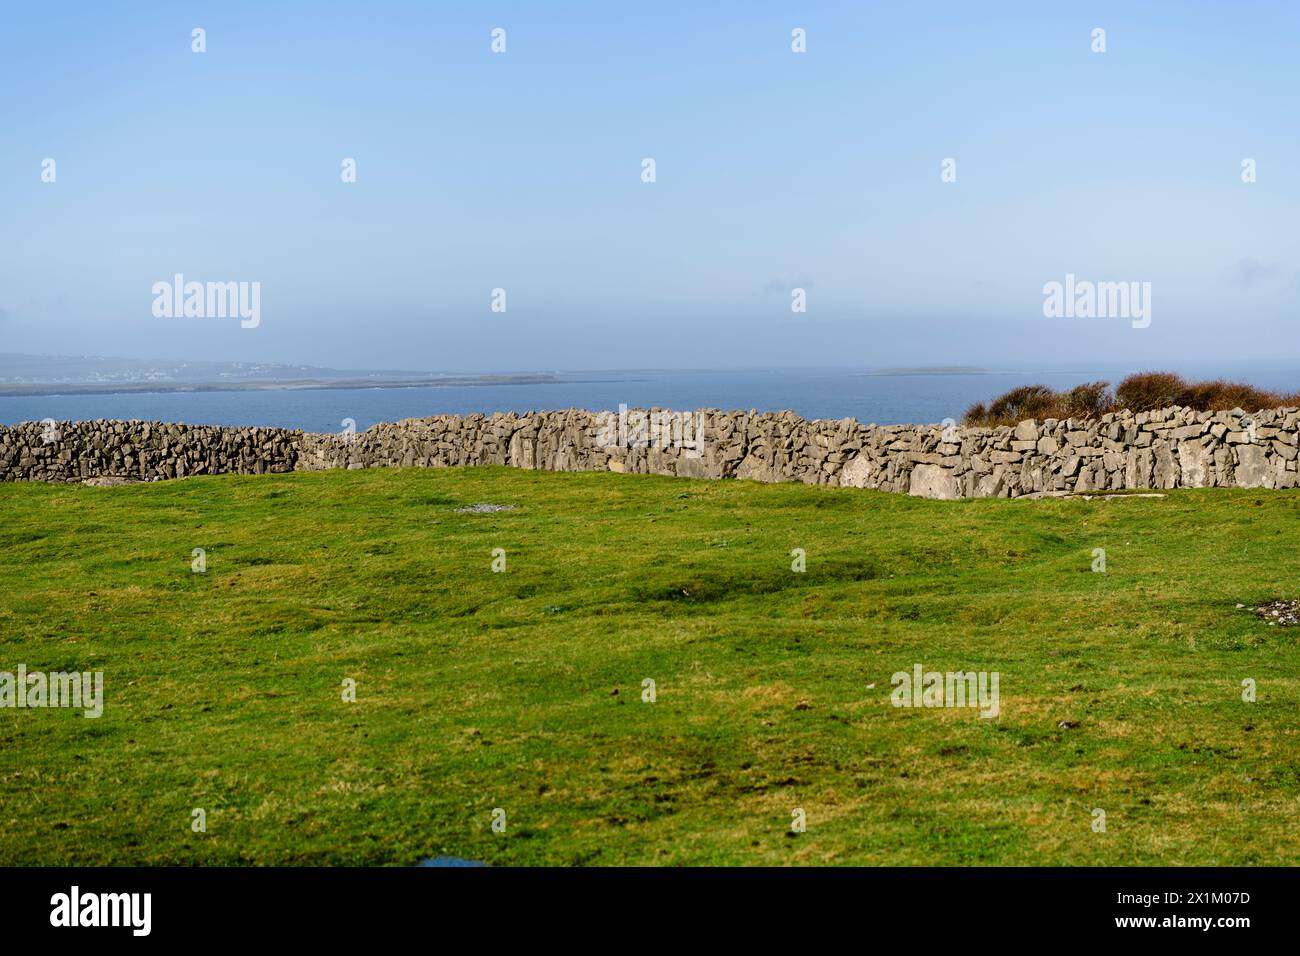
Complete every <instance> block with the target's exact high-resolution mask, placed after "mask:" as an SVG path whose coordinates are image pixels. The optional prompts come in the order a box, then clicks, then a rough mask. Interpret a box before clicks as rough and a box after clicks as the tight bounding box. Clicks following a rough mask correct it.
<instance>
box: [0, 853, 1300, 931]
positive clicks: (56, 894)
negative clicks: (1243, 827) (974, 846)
mask: <svg viewBox="0 0 1300 956" xmlns="http://www.w3.org/2000/svg"><path fill="white" fill-rule="evenodd" d="M1295 875H1296V874H1295V871H1293V870H1287V869H1195V868H1167V869H905V870H904V869H899V870H880V869H872V870H868V869H799V870H795V869H738V870H730V869H726V870H724V869H689V870H688V869H674V870H667V869H663V870H660V869H583V870H557V869H491V868H470V867H463V868H457V867H448V868H414V869H403V870H399V869H314V868H301V869H293V868H285V869H98V868H97V869H89V868H87V869H72V868H63V869H46V868H32V869H7V870H0V919H2V920H3V926H4V932H5V938H6V940H8V941H17V940H20V939H25V938H28V937H32V936H45V935H47V934H50V935H52V936H53V937H56V938H57V937H58V936H67V935H69V934H77V935H78V936H79V937H80V938H81V939H83V940H87V941H88V940H90V939H91V938H92V937H95V938H102V939H108V938H110V937H114V938H117V939H120V940H124V941H132V942H134V941H145V940H162V941H167V942H177V941H189V940H198V939H201V940H202V941H204V942H212V943H218V942H224V941H232V942H238V941H243V940H256V941H257V942H259V943H261V942H274V941H276V940H278V939H281V938H283V939H285V940H292V941H293V942H295V943H304V942H311V941H315V940H319V941H321V942H325V943H331V944H339V943H346V942H348V941H349V940H352V939H355V940H357V941H358V942H370V943H374V942H376V941H381V940H383V939H385V938H388V937H390V936H391V937H393V938H399V934H400V938H405V937H407V936H409V935H411V934H420V933H432V934H437V936H434V939H437V937H438V936H441V935H443V934H445V933H448V932H453V933H458V934H459V932H461V931H464V932H469V933H472V934H483V938H484V940H485V941H487V940H489V939H490V940H491V941H493V942H497V941H499V940H500V939H502V938H503V937H510V936H512V935H515V934H518V935H519V936H520V937H527V938H528V939H529V940H531V941H540V940H544V939H547V938H564V939H574V938H587V937H588V934H590V938H591V939H593V940H604V941H605V942H608V943H613V944H616V945H618V944H620V941H622V942H623V943H626V942H629V941H631V940H632V939H635V938H636V937H637V936H638V935H639V934H643V933H649V934H651V935H652V936H658V934H662V933H672V932H674V931H675V930H676V929H678V928H680V929H682V930H683V931H685V930H686V929H687V928H688V927H689V931H690V933H691V938H692V940H693V941H695V940H703V939H707V938H710V937H715V936H716V937H718V938H724V939H727V940H729V941H731V942H733V943H734V942H738V941H742V940H745V941H747V940H751V939H752V940H755V941H762V942H771V941H773V940H774V939H776V938H779V937H782V936H784V935H786V934H791V935H793V936H795V937H796V938H797V937H798V936H799V935H806V934H807V933H808V932H809V931H810V930H814V931H817V932H819V933H820V932H821V931H831V930H835V929H838V928H845V929H848V930H850V931H853V930H855V928H856V930H857V931H864V930H868V929H869V930H870V932H871V934H872V935H874V934H875V933H876V932H878V931H883V932H889V928H890V927H891V926H892V927H894V928H895V929H897V930H898V931H899V932H905V933H906V934H907V937H908V938H911V939H915V940H924V939H927V938H935V937H931V935H930V934H931V933H939V934H941V935H943V936H944V937H945V938H946V936H947V934H949V933H951V932H957V931H958V930H961V931H963V932H965V930H969V931H970V932H971V933H977V934H983V933H990V932H991V933H996V934H997V937H996V938H997V939H999V940H1015V939H1020V938H1024V939H1026V940H1030V939H1039V940H1041V939H1042V938H1043V937H1042V935H1041V934H1042V933H1043V932H1044V931H1047V932H1051V933H1053V934H1054V936H1053V937H1051V938H1053V939H1070V938H1080V937H1082V938H1090V937H1096V936H1108V937H1123V936H1130V935H1131V936H1138V937H1143V938H1146V939H1148V940H1149V939H1152V938H1161V937H1164V938H1178V939H1179V940H1180V941H1183V940H1186V939H1187V938H1188V937H1190V936H1192V935H1199V936H1200V937H1202V938H1205V939H1207V940H1214V941H1215V942H1222V943H1226V944H1228V945H1231V944H1232V942H1233V941H1235V940H1238V939H1242V938H1243V937H1242V935H1241V934H1250V933H1252V932H1255V931H1257V930H1261V929H1262V930H1265V931H1266V932H1267V933H1269V935H1272V934H1273V933H1278V932H1280V931H1283V930H1284V929H1285V928H1286V926H1287V924H1288V923H1289V922H1290V918H1289V917H1290V914H1289V913H1288V912H1287V910H1289V909H1292V908H1293V907H1292V903H1291V900H1292V896H1293V894H1294V888H1295V882H1296V881H1295ZM628 933H631V934H632V936H630V937H629V936H627V935H626V934H628ZM610 934H613V935H610ZM456 938H457V939H459V935H457V937H456ZM471 938H476V937H471ZM659 938H661V939H664V940H667V939H672V938H679V937H676V936H668V937H659ZM962 938H963V939H966V940H967V941H972V940H974V939H975V938H977V937H976V936H969V937H968V936H963V937H962ZM954 939H955V937H954Z"/></svg>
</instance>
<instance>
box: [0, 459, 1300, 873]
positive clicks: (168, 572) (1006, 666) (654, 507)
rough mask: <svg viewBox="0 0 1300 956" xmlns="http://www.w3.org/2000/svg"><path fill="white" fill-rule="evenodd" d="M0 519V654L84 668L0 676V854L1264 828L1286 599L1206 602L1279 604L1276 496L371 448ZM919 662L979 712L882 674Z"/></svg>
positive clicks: (1015, 857)
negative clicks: (892, 484) (387, 460)
mask: <svg viewBox="0 0 1300 956" xmlns="http://www.w3.org/2000/svg"><path fill="white" fill-rule="evenodd" d="M477 502H492V503H499V504H510V505H514V506H516V508H515V510H513V511H507V512H499V513H492V514H459V513H456V512H455V510H454V509H456V508H458V507H462V506H466V505H470V504H474V503H477ZM0 515H2V516H3V520H2V522H0V671H10V672H12V671H15V670H16V668H17V665H18V664H20V663H22V664H25V665H26V667H27V669H28V670H29V671H35V670H44V671H72V670H81V671H96V670H100V671H103V672H104V683H105V697H106V704H105V708H104V713H103V716H102V717H100V718H99V719H87V718H85V717H83V716H82V715H81V713H80V712H74V711H70V710H56V709H45V710H31V709H29V710H18V709H0V750H2V754H3V755H2V756H0V864H5V865H13V864H189V863H198V864H250V863H252V864H271V865H274V864H303V863H311V864H396V865H410V864H414V863H416V862H418V861H420V860H421V859H424V858H427V857H433V856H438V855H453V856H458V857H464V858H468V859H473V860H482V861H486V862H488V863H490V864H494V865H508V864H559V865H569V864H869V865H874V864H924V865H958V864H1013V865H1014V864H1083V865H1101V864H1292V863H1295V862H1296V861H1297V859H1300V719H1298V718H1300V649H1298V648H1297V634H1298V633H1300V629H1296V628H1287V627H1270V626H1268V625H1266V624H1265V623H1263V622H1262V621H1260V620H1258V619H1257V618H1256V617H1255V616H1254V615H1252V614H1250V613H1249V612H1248V611H1245V610H1239V609H1237V607H1236V605H1237V604H1238V603H1245V604H1247V605H1251V604H1255V603H1258V602H1261V601H1265V600H1268V599H1272V598H1279V597H1296V596H1300V575H1298V574H1297V571H1300V548H1298V546H1297V542H1298V541H1300V494H1296V493H1292V492H1271V491H1226V490H1204V491H1181V492H1171V493H1170V494H1169V495H1168V497H1165V498H1146V499H1131V500H1093V501H1082V500H1040V501H1007V500H975V501H962V502H932V501H922V500H918V499H912V498H908V497H906V496H901V495H889V494H882V493H876V492H869V491H856V490H847V489H845V490H840V489H826V488H810V487H804V486H802V485H761V484H755V483H751V482H734V481H713V482H708V481H690V480H684V479H672V478H656V477H643V476H623V475H611V474H599V475H597V474H550V473H540V472H525V471H515V470H510V469H503V468H479V469H468V470H466V469H448V470H420V469H410V470H408V469H392V470H374V471H353V472H326V473H313V474H293V475H284V476H265V477H233V476H228V477H213V478H191V479H186V480H182V481H176V482H169V483H158V484H153V485H135V486H127V487H122V488H110V489H96V488H85V487H80V486H51V485H38V484H19V485H15V484H8V485H2V486H0ZM194 548H203V549H205V550H206V553H207V571H206V573H193V572H192V571H191V552H192V550H193V549H194ZM495 548H502V549H504V551H505V559H506V568H505V571H504V572H502V573H495V572H493V570H492V563H493V549H495ZM794 548H802V549H804V550H805V551H806V554H807V570H806V572H804V573H794V572H793V571H792V570H791V562H792V560H793V559H792V557H791V555H790V552H791V550H792V549H794ZM1094 548H1104V549H1105V551H1106V562H1107V571H1106V573H1104V574H1102V573H1094V572H1093V571H1092V564H1093V549H1094ZM916 663H921V664H923V665H924V666H925V668H926V669H927V670H930V669H933V670H940V671H955V670H966V671H971V670H985V671H997V672H999V674H1000V675H1001V677H1000V692H1001V714H1000V716H999V717H997V718H996V719H983V718H981V717H980V716H979V713H978V712H977V711H975V710H972V709H954V708H933V709H911V708H896V707H894V706H893V705H892V704H891V700H890V691H891V685H890V677H891V674H893V673H894V672H896V671H910V670H911V669H912V667H913V665H914V664H916ZM348 678H351V679H353V680H355V681H356V702H355V703H350V702H346V701H344V700H343V682H344V681H345V679H348ZM647 678H649V679H652V680H654V681H655V684H656V691H657V699H656V701H655V702H653V703H646V702H643V701H642V686H643V683H642V682H643V681H644V680H645V679H647ZM1246 678H1252V679H1254V680H1255V681H1256V682H1257V687H1258V701H1257V702H1255V703H1247V702H1243V700H1242V681H1243V680H1244V679H1246ZM872 684H874V685H875V686H874V687H872V686H870V685H872ZM1063 722H1064V723H1065V724H1066V726H1061V725H1062V723H1063ZM1071 725H1073V726H1071ZM195 808H202V809H203V810H204V811H205V813H206V820H207V832H203V833H196V832H193V830H192V829H191V820H192V811H193V810H194V809H195ZM495 808H501V809H502V810H504V811H505V815H506V817H505V819H506V827H505V832H503V833H499V832H494V830H493V828H492V826H491V823H492V819H493V811H494V809H495ZM1094 808H1100V809H1102V810H1104V811H1105V814H1106V832H1104V833H1101V832H1094V829H1093V824H1094V815H1093V810H1094ZM795 809H802V810H803V811H804V813H805V814H806V820H807V831H806V832H804V833H798V834H795V833H792V832H791V821H792V811H793V810H795Z"/></svg>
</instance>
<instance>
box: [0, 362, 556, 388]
mask: <svg viewBox="0 0 1300 956" xmlns="http://www.w3.org/2000/svg"><path fill="white" fill-rule="evenodd" d="M562 381H569V379H567V378H565V377H562V376H560V375H559V374H558V373H555V372H519V373H503V374H485V375H465V374H450V373H439V372H407V371H393V370H380V371H356V370H340V369H332V368H320V367H316V366H311V365H284V364H279V363H274V362H183V361H172V360H162V359H121V358H105V357H100V356H56V355H20V354H13V353H10V354H0V396H33V395H119V394H142V393H149V394H154V393H164V394H166V393H172V392H247V391H275V390H282V391H288V390H304V389H355V388H425V387H430V386H433V387H437V386H444V387H453V386H458V387H464V386H473V385H543V384H549V383H558V382H562Z"/></svg>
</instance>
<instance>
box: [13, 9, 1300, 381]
mask: <svg viewBox="0 0 1300 956" xmlns="http://www.w3.org/2000/svg"><path fill="white" fill-rule="evenodd" d="M265 7H266V8H264V5H262V4H254V3H231V2H222V3H184V4H181V3H122V4H104V3H58V4H36V3H27V2H17V3H14V2H10V3H6V4H5V5H4V7H3V8H0V89H3V91H4V93H3V96H2V97H0V130H3V138H4V146H3V149H0V351H11V352H45V353H60V354H69V353H72V354H82V353H95V354H106V355H122V356H133V357H150V356H158V357H174V358H203V359H224V360H266V361H285V362H305V363H311V364H321V365H334V366H339V367H384V368H411V369H447V370H458V371H470V370H478V371H490V370H515V369H582V368H635V367H670V368H672V367H675V368H701V367H736V366H772V365H818V366H826V365H866V366H872V365H948V364H999V365H1012V366H1022V367H1023V366H1028V365H1033V364H1046V363H1062V362H1104V363H1109V364H1111V365H1133V366H1135V367H1136V366H1145V365H1161V366H1164V365H1171V364H1174V363H1176V362H1183V361H1196V362H1206V361H1214V360H1217V359H1220V358H1222V359H1224V360H1233V361H1276V360H1279V359H1281V358H1285V357H1287V356H1289V355H1292V354H1294V347H1295V346H1296V344H1297V342H1298V340H1300V336H1298V334H1297V312H1298V309H1297V306H1298V305H1300V187H1298V186H1297V180H1296V172H1297V170H1300V123H1297V121H1296V113H1295V97H1296V91H1297V89H1300V83H1297V79H1298V76H1297V73H1298V72H1300V69H1298V68H1297V66H1296V64H1298V63H1300V12H1298V9H1300V8H1297V6H1296V5H1294V4H1288V3H1282V2H1278V3H1241V4H1231V5H1225V4H1212V3H1204V4H1198V3H1189V2H1168V3H1131V2H1130V3H1114V4H1106V3H1087V4H1085V3H1050V4H1049V3H1043V2H1037V3H1023V4H1022V3H990V4H969V3H929V4H896V3H890V4H885V3H879V4H874V3H813V4H808V3H793V2H791V3H764V2H745V3H707V4H701V3H672V2H664V3H657V4H647V5H638V4H623V3H617V4H615V3H603V4H601V3H562V2H560V3H546V4H541V3H515V4H511V3H498V4H490V3H489V4H471V3H459V4H453V3H433V2H426V3H385V2H382V0H380V2H372V3H364V4H361V3H346V4H335V3H317V4H310V5H309V4H305V3H304V4H280V5H275V7H274V8H271V7H270V5H265ZM194 27H202V28H204V29H205V30H206V32H207V52H206V53H203V54H195V53H192V52H191V49H190V46H191V30H192V29H193V28H194ZM494 27H501V28H503V29H505V30H506V40H507V52H506V53H505V54H501V55H494V54H492V53H491V51H490V48H489V44H490V31H491V30H492V29H493V28H494ZM795 27H801V28H804V29H805V30H806V31H807V45H808V52H807V53H806V54H794V53H792V52H791V50H790V32H791V30H792V29H793V28H795ZM1095 27H1102V28H1104V29H1105V30H1106V45H1107V50H1106V52H1105V53H1104V54H1097V53H1094V52H1092V50H1091V37H1090V34H1091V31H1092V30H1093V28H1095ZM47 157H48V158H53V159H55V161H56V163H57V181H56V182H55V183H53V184H50V183H43V182H41V162H42V160H43V159H45V158H47ZM344 157H353V158H355V159H356V161H357V164H358V181H357V182H356V183H352V184H346V183H343V182H341V180H340V163H341V161H342V160H343V158H344ZM644 157H653V158H654V159H655V161H656V164H657V181H656V182H655V183H653V184H647V183H643V182H642V181H641V177H640V172H641V160H642V159H643V158H644ZM947 157H952V158H954V159H955V160H956V162H957V181H956V182H953V183H944V182H941V179H940V163H941V162H942V160H943V159H945V158H947ZM1247 157H1249V158H1253V159H1254V160H1255V161H1256V163H1257V170H1258V181H1257V182H1255V183H1252V184H1245V183H1243V182H1242V181H1241V162H1242V159H1243V158H1247ZM177 272H181V273H184V274H185V276H186V277H187V278H188V279H196V280H200V281H208V280H211V281H258V282H260V283H261V289H262V293H261V294H262V316H261V323H260V325H259V326H258V327H257V328H255V329H243V328H240V326H239V323H238V322H237V321H228V320H221V319H172V320H168V319H159V318H155V317H154V315H153V314H152V311H151V305H152V301H153V300H152V294H151V287H152V285H153V283H155V282H158V281H160V280H164V281H165V280H170V279H171V277H172V275H173V274H174V273H177ZM1066 273H1073V274H1075V275H1076V276H1079V277H1080V278H1086V279H1091V280H1095V281H1102V280H1115V281H1149V282H1151V283H1152V322H1151V325H1150V327H1148V328H1145V329H1134V328H1132V327H1131V326H1130V324H1129V323H1128V322H1126V321H1123V320H1116V319H1110V320H1106V319H1048V318H1045V317H1044V316H1043V314H1042V304H1043V293H1042V287H1043V285H1044V283H1046V282H1050V281H1053V280H1056V281H1061V280H1063V279H1064V277H1065V275H1066ZM795 286H800V287H804V288H806V289H807V296H808V311H807V312H806V313H803V314H799V313H792V312H791V311H790V291H789V290H790V289H791V288H793V287H795ZM498 287H500V288H505V289H506V290H507V297H508V298H507V302H508V309H507V311H506V312H505V313H493V312H492V311H491V310H490V308H489V304H490V297H491V291H492V289H494V288H498Z"/></svg>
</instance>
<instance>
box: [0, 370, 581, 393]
mask: <svg viewBox="0 0 1300 956" xmlns="http://www.w3.org/2000/svg"><path fill="white" fill-rule="evenodd" d="M562 381H566V382H567V381H570V380H568V379H561V378H559V377H558V376H555V375H549V374H539V375H464V376H451V375H441V376H436V377H430V378H403V379H369V378H360V379H335V380H328V381H327V380H322V379H298V380H293V381H283V382H275V381H271V382H266V381H249V382H53V383H47V382H33V383H30V384H25V383H24V384H13V385H0V397H13V396H22V397H34V396H40V395H155V394H159V395H167V394H175V393H182V392H278V391H310V390H323V389H361V388H437V387H439V386H443V387H446V388H465V387H470V386H475V385H550V384H558V383H560V382H562Z"/></svg>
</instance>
